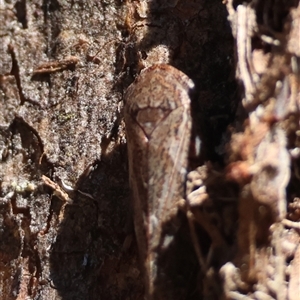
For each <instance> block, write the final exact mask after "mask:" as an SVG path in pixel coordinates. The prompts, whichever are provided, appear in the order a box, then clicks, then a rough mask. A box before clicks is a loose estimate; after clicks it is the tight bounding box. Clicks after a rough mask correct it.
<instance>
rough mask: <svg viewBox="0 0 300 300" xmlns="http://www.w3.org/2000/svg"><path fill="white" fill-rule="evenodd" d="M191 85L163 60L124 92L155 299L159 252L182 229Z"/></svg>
mask: <svg viewBox="0 0 300 300" xmlns="http://www.w3.org/2000/svg"><path fill="white" fill-rule="evenodd" d="M193 87H194V83H193V81H192V80H191V79H189V78H188V76H187V75H185V74H184V73H182V72H181V71H179V70H177V69H175V68H174V67H172V66H169V65H164V64H162V65H154V66H151V67H149V68H146V69H144V70H142V72H141V74H140V75H139V76H138V77H137V79H136V80H135V81H134V82H133V83H132V84H131V85H130V86H129V88H128V89H127V91H126V94H125V107H124V117H125V124H126V135H127V144H128V159H129V176H130V187H131V190H132V197H133V210H134V225H135V232H136V238H137V243H138V248H139V254H140V259H141V261H142V264H143V268H144V273H145V287H146V294H147V295H148V297H149V299H154V298H153V297H154V296H153V295H154V293H155V287H156V286H155V282H157V279H158V276H159V274H160V265H159V263H158V260H159V258H160V255H161V253H163V252H164V251H166V249H167V248H168V247H169V245H170V244H171V243H172V240H173V236H174V234H175V232H176V230H177V229H178V226H177V227H176V221H175V219H176V215H177V212H178V201H179V200H180V199H182V198H183V196H184V195H183V194H184V183H185V177H186V173H187V164H188V151H189V144H190V133H191V123H192V122H191V115H190V95H189V94H190V92H191V91H192V90H193ZM156 299H157V298H156Z"/></svg>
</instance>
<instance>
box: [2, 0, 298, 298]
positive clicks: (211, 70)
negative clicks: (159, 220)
mask: <svg viewBox="0 0 300 300" xmlns="http://www.w3.org/2000/svg"><path fill="white" fill-rule="evenodd" d="M225 2H226V3H225ZM299 20H300V8H299V2H298V1H272V0H270V1H246V2H243V3H241V2H240V1H233V0H229V1H224V3H222V2H221V1H218V0H196V1H195V0H177V1H176V0H175V1H163V0H155V1H146V0H143V1H142V0H140V1H134V0H130V1H124V2H123V1H117V0H115V1H112V0H101V1H93V0H90V1H89V0H88V1H69V0H66V1H62V0H56V1H36V0H32V1H24V0H20V1H16V0H12V1H0V24H1V28H0V30H1V35H0V44H1V47H0V53H1V61H0V154H1V156H0V158H1V168H0V182H1V188H0V220H1V222H0V228H1V231H0V298H1V299H8V300H10V299H64V300H66V299H143V297H144V283H143V276H142V274H141V271H140V265H139V259H138V250H137V246H136V241H135V235H134V228H133V222H132V209H131V197H130V190H129V185H128V181H129V180H128V166H127V165H128V163H127V149H126V137H125V130H124V122H123V116H122V107H123V94H124V92H125V90H126V88H127V87H128V86H129V84H131V83H132V82H133V80H134V78H135V77H136V76H137V75H138V73H139V72H140V70H141V69H142V68H144V67H148V66H151V65H153V64H158V63H167V64H170V65H173V66H174V67H176V68H177V69H179V70H181V71H182V72H184V73H185V74H187V75H188V76H189V77H190V78H191V79H192V80H193V81H194V83H195V93H194V95H193V99H192V116H193V131H192V136H193V139H192V141H193V143H192V146H194V143H195V144H196V143H197V141H198V142H199V141H201V150H200V154H199V153H196V152H195V153H194V152H193V149H192V148H193V147H192V146H191V151H190V158H189V169H190V170H191V171H194V172H195V170H196V169H197V167H199V166H202V168H200V173H201V172H202V173H201V174H200V178H201V180H202V182H203V186H204V187H205V189H206V192H205V193H204V194H205V195H204V196H203V194H201V195H200V196H199V193H198V194H196V197H194V198H193V201H194V202H193V203H197V204H195V205H194V206H192V205H191V204H190V205H191V207H190V210H189V214H187V215H188V217H185V216H184V217H183V218H184V220H185V225H186V226H183V228H182V230H181V232H182V235H183V236H184V237H185V239H186V243H184V244H182V245H179V246H178V247H179V249H177V250H176V251H175V255H177V257H178V261H179V260H181V259H182V258H184V259H186V261H188V266H189V270H190V272H189V277H188V280H187V282H185V286H184V290H185V292H184V293H181V294H180V296H179V294H178V299H222V298H223V299H241V297H243V296H246V297H248V298H249V299H296V298H295V295H297V293H298V295H299V293H300V291H299V286H300V284H299V281H300V279H299V277H300V275H299V269H300V267H299V255H300V254H299V253H300V247H299V241H300V237H299V227H300V226H299V224H300V223H299V221H300V214H299V209H300V206H299V205H300V204H299V198H298V197H299V193H300V190H299V186H300V185H299V176H298V166H299V153H298V152H299V134H298V133H299V103H300V93H299V80H300V79H299V78H300V75H299V69H300V66H299V64H300V46H299V41H300V38H299V32H300V25H299V24H300V21H299ZM204 163H205V165H204ZM198 170H199V169H198ZM192 174H195V173H192ZM197 176H198V175H197ZM189 178H192V177H189ZM192 186H193V188H192V189H191V190H190V192H191V193H192V192H195V187H194V185H193V184H192ZM187 191H189V187H188V183H187ZM198 191H199V190H198ZM193 195H195V194H193ZM201 197H202V198H203V199H205V201H204V204H203V203H200V202H201V201H200V199H202V198H201ZM186 198H187V199H189V194H187V197H186ZM190 198H191V197H190ZM190 203H192V202H190ZM199 203H200V204H199ZM199 255H200V256H199ZM199 259H200V263H199ZM203 262H204V263H203ZM179 273H180V271H179ZM174 276H177V275H176V274H175V275H174ZM174 288H175V287H174ZM297 289H298V290H297ZM175 294H176V293H175ZM263 297H265V298H263ZM267 297H269V298H267Z"/></svg>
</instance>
